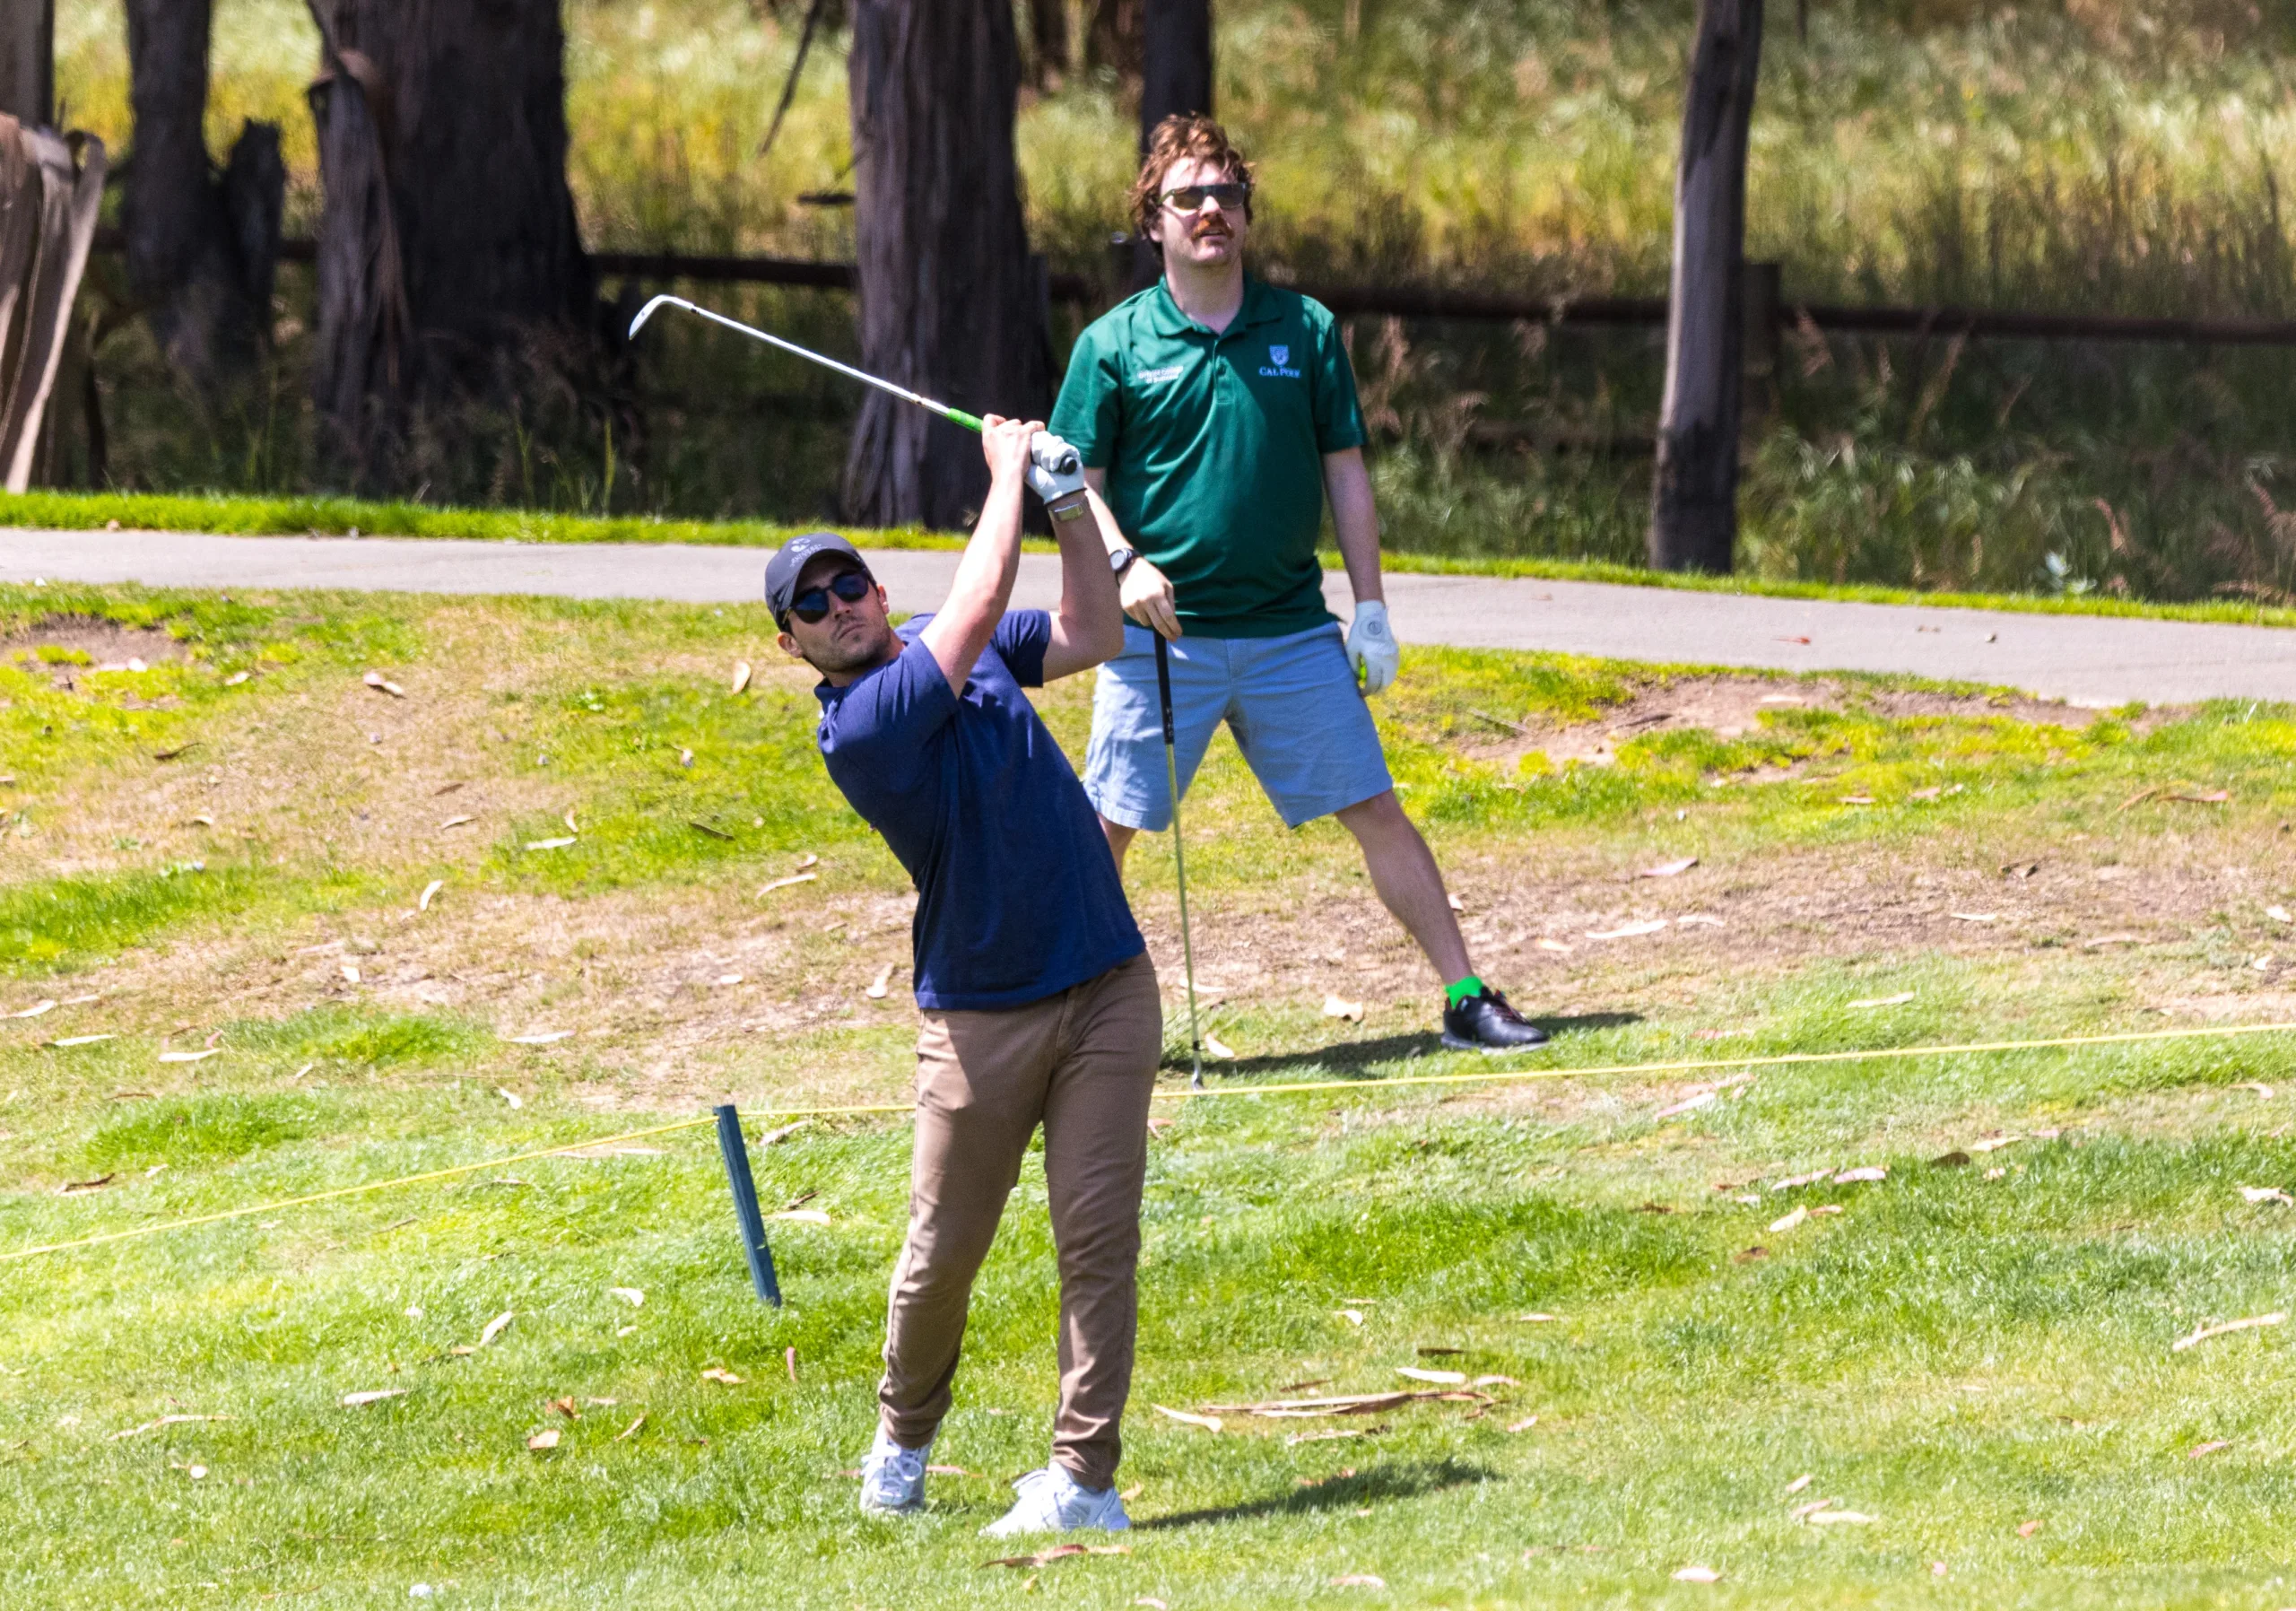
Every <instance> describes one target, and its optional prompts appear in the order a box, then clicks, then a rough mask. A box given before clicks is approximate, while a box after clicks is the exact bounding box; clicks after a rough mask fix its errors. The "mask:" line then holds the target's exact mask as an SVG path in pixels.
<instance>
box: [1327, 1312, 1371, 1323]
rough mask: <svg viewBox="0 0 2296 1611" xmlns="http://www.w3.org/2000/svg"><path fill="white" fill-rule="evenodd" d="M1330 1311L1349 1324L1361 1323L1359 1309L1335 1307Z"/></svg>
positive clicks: (1361, 1316) (1361, 1313) (1361, 1314)
mask: <svg viewBox="0 0 2296 1611" xmlns="http://www.w3.org/2000/svg"><path fill="white" fill-rule="evenodd" d="M1332 1312H1333V1313H1334V1314H1335V1315H1337V1316H1338V1317H1339V1318H1340V1319H1343V1320H1345V1321H1346V1322H1347V1323H1348V1324H1349V1325H1351V1326H1361V1324H1362V1323H1363V1311H1361V1310H1360V1309H1335V1310H1334V1311H1332Z"/></svg>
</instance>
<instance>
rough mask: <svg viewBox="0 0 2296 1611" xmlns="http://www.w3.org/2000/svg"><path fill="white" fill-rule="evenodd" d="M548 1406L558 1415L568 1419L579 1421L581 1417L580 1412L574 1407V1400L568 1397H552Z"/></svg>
mask: <svg viewBox="0 0 2296 1611" xmlns="http://www.w3.org/2000/svg"><path fill="white" fill-rule="evenodd" d="M550 1407H551V1408H552V1409H554V1410H556V1411H557V1412H558V1413H559V1414H560V1415H563V1416H565V1417H566V1418H567V1419H568V1420H569V1421H579V1420H580V1419H581V1418H582V1412H581V1411H580V1410H578V1409H576V1408H575V1407H574V1400H573V1399H572V1398H553V1399H552V1400H551V1401H550Z"/></svg>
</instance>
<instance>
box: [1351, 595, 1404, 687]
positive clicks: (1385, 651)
mask: <svg viewBox="0 0 2296 1611" xmlns="http://www.w3.org/2000/svg"><path fill="white" fill-rule="evenodd" d="M1402 658H1403V651H1402V650H1401V649H1398V648H1397V647H1396V634H1395V631H1394V629H1393V628H1391V627H1390V626H1388V625H1387V605H1383V604H1381V603H1380V602H1379V601H1378V600H1377V599H1375V598H1374V599H1364V600H1362V601H1361V602H1360V603H1358V604H1357V605H1356V606H1355V623H1354V624H1353V625H1352V626H1351V627H1349V628H1348V629H1347V663H1348V665H1349V666H1352V667H1353V668H1354V670H1355V673H1356V675H1358V676H1360V677H1361V678H1362V679H1363V692H1366V693H1378V692H1380V691H1381V690H1382V689H1384V688H1386V687H1387V684H1390V683H1392V682H1394V681H1395V680H1396V669H1397V667H1398V666H1400V664H1401V663H1402Z"/></svg>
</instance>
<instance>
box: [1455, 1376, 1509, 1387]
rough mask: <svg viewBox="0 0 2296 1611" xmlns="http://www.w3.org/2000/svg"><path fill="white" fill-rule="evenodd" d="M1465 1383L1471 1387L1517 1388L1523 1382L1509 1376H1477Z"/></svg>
mask: <svg viewBox="0 0 2296 1611" xmlns="http://www.w3.org/2000/svg"><path fill="white" fill-rule="evenodd" d="M1467 1385H1468V1386H1469V1387H1473V1388H1518V1387H1521V1386H1522V1385H1523V1384H1522V1383H1521V1382H1519V1381H1517V1380H1515V1379H1514V1378H1513V1377H1511V1376H1478V1377H1476V1378H1475V1379H1474V1380H1473V1381H1471V1382H1469V1383H1467Z"/></svg>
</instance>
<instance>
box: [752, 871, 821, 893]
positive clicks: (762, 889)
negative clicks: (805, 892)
mask: <svg viewBox="0 0 2296 1611" xmlns="http://www.w3.org/2000/svg"><path fill="white" fill-rule="evenodd" d="M820 876H821V875H820V874H819V873H792V874H790V875H789V876H788V877H787V878H776V879H774V880H773V881H772V882H771V883H770V884H760V885H759V886H758V892H757V893H759V894H760V895H761V896H764V895H770V894H771V893H773V892H774V891H776V890H786V889H787V888H788V887H789V886H790V885H791V884H811V883H813V880H814V879H816V878H819V877H820Z"/></svg>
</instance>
